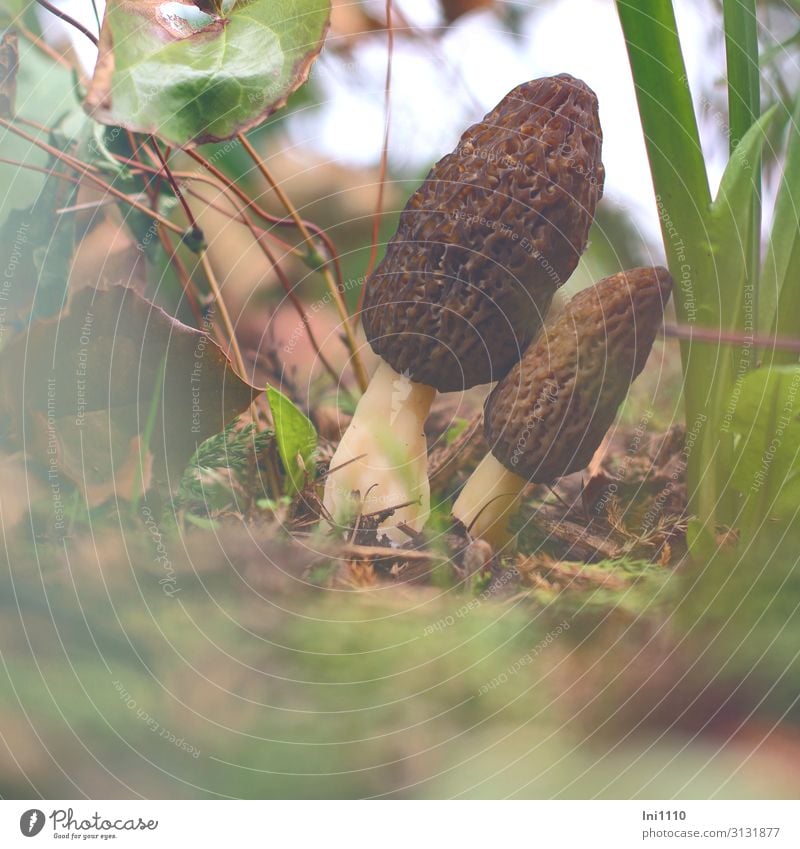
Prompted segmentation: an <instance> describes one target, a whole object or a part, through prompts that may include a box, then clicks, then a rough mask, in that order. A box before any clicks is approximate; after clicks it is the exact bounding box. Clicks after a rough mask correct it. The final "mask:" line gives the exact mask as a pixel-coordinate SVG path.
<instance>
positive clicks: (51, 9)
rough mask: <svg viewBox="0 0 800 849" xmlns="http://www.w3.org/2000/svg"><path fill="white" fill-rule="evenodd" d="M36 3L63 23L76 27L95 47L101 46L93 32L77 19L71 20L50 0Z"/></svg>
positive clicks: (40, 0) (37, 0)
mask: <svg viewBox="0 0 800 849" xmlns="http://www.w3.org/2000/svg"><path fill="white" fill-rule="evenodd" d="M36 2H37V3H38V4H39V5H40V6H41V7H42V8H44V9H47V11H48V12H50V14H51V15H55V16H56V17H57V18H61V20H62V21H64V22H65V23H67V24H69V25H70V26H71V27H74V28H75V29H76V30H78V32H80V33H82V34H83V35H85V36H86V37H87V38H88V39H89V41H91V42H92V44H94V46H95V47H99V46H100V42H99V41H98V39H97V36H96V35H95V34H94V33H93V32H92V31H91V30H88V29H86V27H85V26H84V25H83V24H82V23H80V22H79V21H76V20H75V18H71V17H70V16H69V15H68V14H67V13H66V12H62V11H61V9H59V8H58V7H57V6H54V5H53V4H52V3H50V2H48V0H36Z"/></svg>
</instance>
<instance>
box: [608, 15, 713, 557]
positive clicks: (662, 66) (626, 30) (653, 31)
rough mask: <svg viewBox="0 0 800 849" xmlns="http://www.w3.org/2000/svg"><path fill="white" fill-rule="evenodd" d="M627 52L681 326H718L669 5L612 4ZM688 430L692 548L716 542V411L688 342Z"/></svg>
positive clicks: (705, 192) (695, 150)
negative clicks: (693, 440)
mask: <svg viewBox="0 0 800 849" xmlns="http://www.w3.org/2000/svg"><path fill="white" fill-rule="evenodd" d="M617 12H618V14H619V19H620V23H621V25H622V31H623V34H624V36H625V44H626V46H627V50H628V58H629V61H630V65H631V73H632V75H633V81H634V85H635V87H636V98H637V101H638V104H639V115H640V118H641V122H642V130H643V132H644V138H645V144H646V146H647V155H648V158H649V161H650V172H651V175H652V179H653V186H654V188H655V192H656V200H657V203H658V212H659V218H660V221H661V233H662V238H663V240H664V250H665V253H666V257H667V264H668V266H669V269H670V272H671V273H672V276H673V277H674V279H675V284H676V285H675V290H674V294H673V297H674V299H675V307H676V313H677V318H678V321H679V322H681V323H685V324H690V325H691V324H695V323H697V324H703V325H706V326H710V327H715V326H719V303H720V299H719V293H718V292H717V290H716V280H715V275H714V266H713V258H712V256H711V251H710V250H709V244H708V243H709V232H708V226H709V218H710V209H711V191H710V189H709V185H708V175H707V173H706V167H705V161H704V159H703V152H702V149H701V147H700V135H699V132H698V128H697V117H696V115H695V112H694V106H693V104H692V96H691V91H690V89H689V83H688V78H687V75H686V66H685V63H684V60H683V53H682V50H681V43H680V38H679V36H678V29H677V25H676V23H675V13H674V10H673V8H672V2H671V0H651V2H648V3H647V4H643V3H641V2H640V0H617ZM681 357H682V360H683V370H684V375H685V380H684V404H685V409H686V427H687V429H691V430H692V431H693V432H696V433H697V434H698V436H697V447H696V449H695V450H694V452H693V453H692V454H691V456H690V457H689V462H688V467H687V485H688V486H687V488H688V493H689V510H690V512H691V513H693V514H694V515H695V516H698V517H701V519H700V521H699V523H698V524H696V525H695V526H694V527H693V529H692V540H693V545H694V546H695V547H696V548H697V549H699V548H700V547H701V545H705V546H711V545H713V533H712V532H711V531H712V530H713V519H712V517H713V515H714V512H715V506H716V492H715V490H716V486H715V481H714V475H713V474H712V475H709V474H708V473H707V472H708V469H709V468H710V465H711V464H713V463H715V462H716V461H715V459H714V458H715V456H716V451H715V445H714V438H713V434H714V433H715V428H714V427H713V426H712V425H711V423H712V422H713V418H714V415H713V410H711V409H710V408H709V397H710V395H711V394H712V393H711V392H710V391H709V390H710V386H709V380H710V379H711V380H713V378H714V376H713V374H712V375H711V376H710V375H709V370H708V364H709V361H710V360H709V353H708V351H707V350H704V349H703V346H700V345H698V344H697V343H696V342H693V341H684V342H683V343H682V344H681ZM711 362H713V360H711Z"/></svg>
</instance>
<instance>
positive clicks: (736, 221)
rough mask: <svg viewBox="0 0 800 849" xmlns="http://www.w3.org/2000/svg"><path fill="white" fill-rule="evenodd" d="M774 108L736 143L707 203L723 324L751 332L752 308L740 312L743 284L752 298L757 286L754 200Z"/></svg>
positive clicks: (757, 189) (752, 321)
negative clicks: (709, 202)
mask: <svg viewBox="0 0 800 849" xmlns="http://www.w3.org/2000/svg"><path fill="white" fill-rule="evenodd" d="M777 112H778V110H777V106H773V107H771V108H770V109H768V110H767V111H766V112H765V113H764V114H763V115H762V116H761V117H760V118H759V119H758V121H756V122H755V123H754V124H753V125H752V126H751V127H750V129H749V130H748V131H747V132H746V133H745V134H744V136H743V137H742V139H741V141H740V142H739V144H738V145H737V146H736V148H735V149H734V151H733V153H732V154H731V157H730V159H729V160H728V164H727V166H726V168H725V172H724V173H723V175H722V180H721V181H720V186H719V191H718V192H717V197H716V198H715V199H714V202H713V204H712V205H711V214H710V220H709V241H710V244H711V251H712V255H713V259H714V269H715V272H716V286H715V288H716V289H717V291H718V293H719V314H720V317H721V322H722V327H723V328H737V327H738V328H739V329H741V330H743V331H744V332H745V333H749V334H753V333H754V332H755V314H754V313H753V314H751V315H750V316H749V318H748V316H747V315H746V314H744V312H745V310H744V307H743V304H744V299H745V287H746V286H750V287H751V291H750V294H751V296H752V299H753V300H752V303H753V304H755V300H754V299H755V297H756V293H757V289H758V280H757V279H756V278H755V277H754V276H753V275H754V272H753V270H752V259H753V257H752V251H753V244H754V234H753V231H754V228H755V226H756V220H755V218H754V215H753V202H754V199H755V198H756V197H757V195H758V193H759V191H760V186H761V151H762V149H763V147H764V143H765V142H766V140H767V137H768V135H767V134H768V131H769V128H770V126H771V124H772V121H773V120H774V119H775V116H776V114H777Z"/></svg>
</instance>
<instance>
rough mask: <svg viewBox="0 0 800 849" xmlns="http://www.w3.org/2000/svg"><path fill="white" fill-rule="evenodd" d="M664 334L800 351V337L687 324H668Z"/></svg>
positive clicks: (700, 340)
mask: <svg viewBox="0 0 800 849" xmlns="http://www.w3.org/2000/svg"><path fill="white" fill-rule="evenodd" d="M664 335H665V336H670V337H673V338H675V339H691V340H694V341H695V342H711V343H712V344H715V345H719V344H724V345H728V344H730V345H742V344H748V343H749V344H750V345H753V346H754V347H756V348H768V349H772V348H777V349H778V350H782V351H793V352H797V353H800V339H792V338H790V337H788V336H755V335H752V334H749V333H747V334H745V333H736V332H735V331H728V330H713V329H711V328H710V327H708V328H707V327H694V326H691V325H687V324H667V325H665V326H664Z"/></svg>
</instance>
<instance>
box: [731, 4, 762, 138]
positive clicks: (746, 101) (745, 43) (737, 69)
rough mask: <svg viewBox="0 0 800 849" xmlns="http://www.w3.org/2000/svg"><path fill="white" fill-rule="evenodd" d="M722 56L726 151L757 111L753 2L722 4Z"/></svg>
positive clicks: (757, 61)
mask: <svg viewBox="0 0 800 849" xmlns="http://www.w3.org/2000/svg"><path fill="white" fill-rule="evenodd" d="M723 10H724V20H725V54H726V63H727V69H728V113H729V115H730V120H729V125H730V140H729V141H730V151H731V153H733V150H734V148H735V147H736V145H737V144H738V142H739V139H741V138H742V137H743V136H744V134H745V133H746V132H747V131H748V130H749V129H750V127H751V126H752V124H753V123H754V122H755V121H756V119H757V118H758V115H759V112H760V111H761V78H760V76H759V57H758V18H757V17H756V3H755V0H724V3H723Z"/></svg>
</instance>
